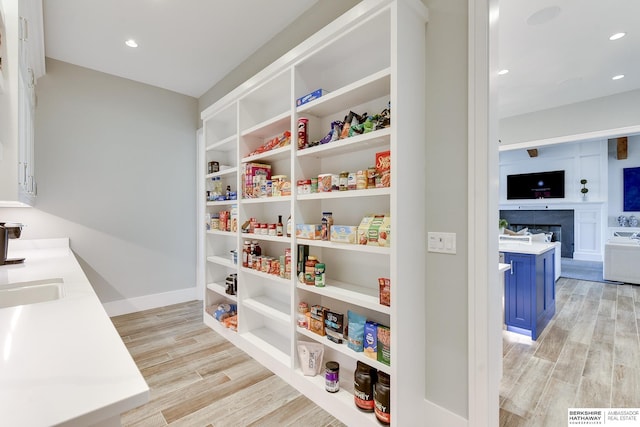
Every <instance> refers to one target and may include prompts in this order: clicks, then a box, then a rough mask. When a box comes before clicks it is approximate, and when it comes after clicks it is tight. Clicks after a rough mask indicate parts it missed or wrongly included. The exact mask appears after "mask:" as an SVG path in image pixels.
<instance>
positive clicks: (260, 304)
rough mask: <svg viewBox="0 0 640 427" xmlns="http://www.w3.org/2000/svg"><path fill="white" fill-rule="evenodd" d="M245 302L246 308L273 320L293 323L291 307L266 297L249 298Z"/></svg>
mask: <svg viewBox="0 0 640 427" xmlns="http://www.w3.org/2000/svg"><path fill="white" fill-rule="evenodd" d="M243 302H244V306H245V307H248V308H250V309H252V310H254V311H257V312H258V313H260V314H263V315H265V316H268V317H270V318H272V319H277V320H279V321H281V322H290V321H291V315H290V314H289V312H290V310H289V306H288V305H287V304H285V303H283V302H280V301H278V300H275V299H273V298H270V297H268V296H266V295H257V296H254V297H251V298H247V299H245V300H244V301H243Z"/></svg>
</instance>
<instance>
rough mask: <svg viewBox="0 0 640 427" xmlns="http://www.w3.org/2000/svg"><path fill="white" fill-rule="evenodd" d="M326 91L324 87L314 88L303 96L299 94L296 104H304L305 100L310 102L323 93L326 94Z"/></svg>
mask: <svg viewBox="0 0 640 427" xmlns="http://www.w3.org/2000/svg"><path fill="white" fill-rule="evenodd" d="M326 94H327V91H326V90H324V89H316V90H314V91H313V92H311V93H308V94H306V95H304V96H301V97H300V98H298V100H297V101H296V105H297V106H298V107H299V106H301V105H304V104H306V103H307V102H311V101H313V100H314V99H317V98H320V97H321V96H323V95H326Z"/></svg>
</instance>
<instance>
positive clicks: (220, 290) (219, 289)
mask: <svg viewBox="0 0 640 427" xmlns="http://www.w3.org/2000/svg"><path fill="white" fill-rule="evenodd" d="M226 288H227V287H226V286H225V285H223V284H221V283H217V282H210V283H207V289H209V290H210V291H212V292H215V293H216V294H218V295H222V296H223V297H225V298H228V299H230V300H232V301H233V302H236V303H237V302H238V297H237V296H236V295H229V294H228V293H226V292H225V289H226ZM214 320H215V319H214Z"/></svg>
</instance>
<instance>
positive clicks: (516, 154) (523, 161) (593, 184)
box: [499, 140, 608, 204]
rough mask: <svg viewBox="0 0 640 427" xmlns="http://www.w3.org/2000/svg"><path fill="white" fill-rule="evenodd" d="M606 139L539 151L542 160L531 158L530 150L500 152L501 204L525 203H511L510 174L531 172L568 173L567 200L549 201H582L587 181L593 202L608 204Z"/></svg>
mask: <svg viewBox="0 0 640 427" xmlns="http://www.w3.org/2000/svg"><path fill="white" fill-rule="evenodd" d="M606 150H607V145H606V140H596V141H586V142H581V143H567V144H556V145H548V146H543V147H540V148H538V157H529V154H528V153H527V150H526V149H524V148H522V149H517V150H507V151H501V152H500V173H499V175H500V190H499V197H500V203H501V204H504V203H525V202H526V201H522V200H520V201H507V183H506V177H507V175H514V174H520V173H530V172H546V171H554V170H564V171H565V177H564V179H565V198H564V199H549V200H547V201H546V202H580V201H581V194H582V193H581V192H580V189H581V188H582V185H581V184H580V180H581V179H583V178H584V179H586V180H587V188H588V189H589V193H588V196H589V200H590V201H606V200H607V195H608V185H607V154H606Z"/></svg>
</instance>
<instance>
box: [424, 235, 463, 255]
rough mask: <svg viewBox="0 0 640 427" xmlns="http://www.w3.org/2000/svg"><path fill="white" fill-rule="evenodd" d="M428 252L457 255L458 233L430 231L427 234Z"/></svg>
mask: <svg viewBox="0 0 640 427" xmlns="http://www.w3.org/2000/svg"><path fill="white" fill-rule="evenodd" d="M427 250H428V251H429V252H438V253H442V254H455V253H456V233H442V232H435V231H429V232H428V233H427Z"/></svg>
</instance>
